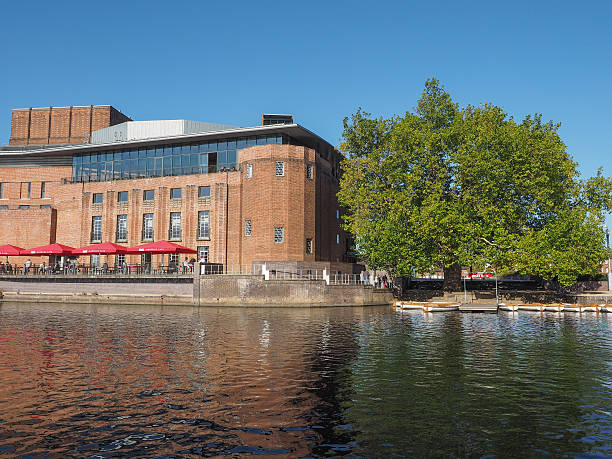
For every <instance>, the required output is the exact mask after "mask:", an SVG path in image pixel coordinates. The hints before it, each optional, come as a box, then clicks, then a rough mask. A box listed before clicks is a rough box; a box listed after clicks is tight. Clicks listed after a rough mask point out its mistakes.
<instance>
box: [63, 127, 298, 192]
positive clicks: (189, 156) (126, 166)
mask: <svg viewBox="0 0 612 459" xmlns="http://www.w3.org/2000/svg"><path fill="white" fill-rule="evenodd" d="M269 144H297V142H296V141H295V140H293V139H291V138H290V137H288V136H282V135H273V136H252V137H243V138H239V139H221V140H218V141H213V142H200V143H194V144H187V145H167V146H158V147H149V148H139V149H136V148H134V149H124V150H112V151H109V152H104V153H91V154H84V155H77V156H74V157H73V159H72V170H73V174H72V175H73V177H72V179H73V181H77V182H89V181H105V180H118V179H124V178H139V177H158V176H166V175H184V174H206V173H214V172H218V171H220V170H223V169H227V170H231V169H232V168H236V164H237V152H238V150H240V149H243V148H248V147H252V146H255V145H269Z"/></svg>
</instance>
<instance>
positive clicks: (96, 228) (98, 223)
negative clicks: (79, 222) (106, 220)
mask: <svg viewBox="0 0 612 459" xmlns="http://www.w3.org/2000/svg"><path fill="white" fill-rule="evenodd" d="M91 242H102V216H101V215H96V216H93V217H91Z"/></svg>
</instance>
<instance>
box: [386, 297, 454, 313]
mask: <svg viewBox="0 0 612 459" xmlns="http://www.w3.org/2000/svg"><path fill="white" fill-rule="evenodd" d="M460 304H461V303H457V302H449V301H398V300H396V301H395V307H396V308H397V309H400V310H404V309H406V310H410V309H413V310H421V311H423V312H446V311H458V310H459V306H460Z"/></svg>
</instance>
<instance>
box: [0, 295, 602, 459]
mask: <svg viewBox="0 0 612 459" xmlns="http://www.w3.org/2000/svg"><path fill="white" fill-rule="evenodd" d="M611 323H612V318H608V317H606V316H595V315H594V314H593V315H592V316H589V315H583V316H582V317H581V316H561V317H557V316H556V315H542V316H541V315H539V314H529V313H525V314H514V315H512V314H511V313H509V314H500V315H481V314H464V315H461V314H459V313H447V314H439V315H436V314H430V315H424V314H422V313H420V312H419V313H417V312H414V313H405V312H403V313H396V312H394V311H392V310H391V309H390V308H329V309H279V308H277V309H275V308H262V309H233V308H201V309H197V308H184V307H170V308H168V307H165V308H161V307H160V308H156V307H128V306H125V307H118V306H77V305H72V306H67V305H49V306H47V305H25V304H11V303H2V304H1V305H0V391H1V394H2V396H0V452H5V453H7V454H9V455H27V454H32V455H42V454H52V455H53V454H55V455H60V456H62V455H63V456H66V455H68V456H70V455H73V456H79V457H82V456H89V455H96V454H102V455H113V454H116V455H131V456H161V455H164V454H166V455H179V456H180V455H183V456H190V455H196V456H214V455H230V456H232V455H244V454H257V455H264V456H265V455H284V456H291V457H300V456H314V455H319V456H340V455H344V454H355V455H358V456H369V457H380V456H390V455H392V454H399V455H407V454H414V455H417V456H433V455H444V456H464V455H479V456H480V455H486V454H491V455H499V456H505V457H507V456H519V455H521V456H524V455H537V454H543V453H544V452H548V453H550V454H552V455H563V454H569V455H573V454H579V453H584V452H591V453H600V454H611V453H612V450H611V449H610V448H611V446H610V445H611V444H612V441H611V435H612V434H611V433H610V431H609V426H610V424H611V421H612V418H611V415H610V411H611V406H610V404H611V402H610V396H609V394H610V392H611V391H610V389H612V387H610V381H611V380H612V374H611V372H612V370H611V366H610V360H611V359H610V356H611V355H612V352H611V351H612V342H611V336H612V334H611V333H610V331H611V330H612V325H611Z"/></svg>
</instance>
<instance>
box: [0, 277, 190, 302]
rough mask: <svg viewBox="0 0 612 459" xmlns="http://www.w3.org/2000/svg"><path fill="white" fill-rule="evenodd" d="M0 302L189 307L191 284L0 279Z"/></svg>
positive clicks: (143, 280) (58, 279)
mask: <svg viewBox="0 0 612 459" xmlns="http://www.w3.org/2000/svg"><path fill="white" fill-rule="evenodd" d="M0 292H2V299H3V301H19V302H30V303H85V304H93V303H101V304H155V305H191V304H193V283H184V282H183V283H178V282H164V283H162V282H152V281H151V280H149V281H148V282H146V279H142V281H140V282H119V281H117V280H116V279H115V280H114V281H113V279H103V280H102V279H100V280H98V279H96V281H88V280H87V279H80V281H79V282H76V281H75V280H74V279H65V278H50V279H49V281H46V280H45V281H41V280H39V281H38V282H37V281H33V280H32V278H29V279H27V280H26V281H24V280H21V281H16V280H10V281H8V280H0Z"/></svg>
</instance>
